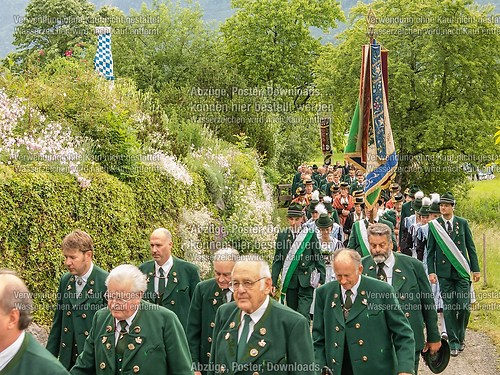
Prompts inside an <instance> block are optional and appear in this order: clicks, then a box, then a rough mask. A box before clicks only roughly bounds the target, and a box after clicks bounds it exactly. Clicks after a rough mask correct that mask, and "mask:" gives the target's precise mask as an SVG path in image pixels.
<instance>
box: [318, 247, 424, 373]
mask: <svg viewBox="0 0 500 375" xmlns="http://www.w3.org/2000/svg"><path fill="white" fill-rule="evenodd" d="M333 267H334V271H335V277H336V278H337V280H336V281H332V282H330V283H327V284H325V285H323V286H321V287H319V288H318V290H317V291H316V304H315V307H314V320H313V331H312V337H313V343H314V355H315V358H316V365H318V366H319V367H320V368H322V367H323V366H328V367H329V368H330V369H331V371H332V372H333V373H334V374H342V375H352V374H356V375H373V374H384V375H396V374H399V375H408V374H413V370H414V366H415V358H414V355H415V340H414V338H413V331H412V329H411V327H410V324H409V323H408V320H407V319H406V317H405V315H404V313H403V311H402V310H401V307H400V306H399V303H398V301H397V299H396V297H395V293H394V289H393V288H392V286H390V285H389V284H387V283H385V282H382V281H379V280H376V279H373V278H371V277H367V276H363V275H362V274H361V273H362V271H363V266H362V265H361V257H360V255H359V253H358V252H357V251H354V250H351V249H340V250H337V251H336V252H335V253H334V255H333Z"/></svg>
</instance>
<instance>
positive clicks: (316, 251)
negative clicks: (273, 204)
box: [272, 203, 326, 319]
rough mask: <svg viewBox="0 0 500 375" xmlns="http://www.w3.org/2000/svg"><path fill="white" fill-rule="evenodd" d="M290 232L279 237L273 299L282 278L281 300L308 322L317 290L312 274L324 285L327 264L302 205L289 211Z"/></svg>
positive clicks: (273, 268)
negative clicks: (308, 224) (307, 221)
mask: <svg viewBox="0 0 500 375" xmlns="http://www.w3.org/2000/svg"><path fill="white" fill-rule="evenodd" d="M287 220H288V224H289V225H290V226H289V228H287V229H285V230H284V231H281V232H280V233H278V237H277V239H276V251H275V254H274V260H273V264H272V282H273V290H272V294H273V295H274V293H275V290H276V286H277V285H278V277H279V276H280V274H281V297H282V298H281V299H282V301H283V302H284V303H286V305H287V306H288V307H290V308H291V309H292V310H295V311H298V312H299V313H301V314H302V315H304V316H305V317H306V318H308V319H309V311H310V309H311V303H312V300H313V292H314V288H313V287H312V286H311V273H313V272H314V273H316V274H319V283H320V284H323V283H324V282H325V274H326V270H325V262H324V260H323V256H322V255H321V246H320V243H319V240H318V237H317V236H316V233H315V232H314V231H313V230H311V229H308V228H307V227H305V226H303V222H304V212H303V211H302V207H301V206H300V205H299V204H295V203H292V204H290V206H289V207H288V212H287Z"/></svg>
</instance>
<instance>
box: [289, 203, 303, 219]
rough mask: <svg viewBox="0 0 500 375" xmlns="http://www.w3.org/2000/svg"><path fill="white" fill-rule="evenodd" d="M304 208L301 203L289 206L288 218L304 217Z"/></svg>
mask: <svg viewBox="0 0 500 375" xmlns="http://www.w3.org/2000/svg"><path fill="white" fill-rule="evenodd" d="M302 209H303V207H302V205H301V204H300V203H297V202H292V203H290V206H288V211H287V213H286V216H287V217H302V216H304V212H303V211H302Z"/></svg>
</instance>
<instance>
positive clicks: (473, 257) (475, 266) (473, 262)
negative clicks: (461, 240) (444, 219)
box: [463, 219, 480, 272]
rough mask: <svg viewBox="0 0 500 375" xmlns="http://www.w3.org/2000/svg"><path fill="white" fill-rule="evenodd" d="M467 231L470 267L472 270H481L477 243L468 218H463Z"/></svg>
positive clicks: (466, 239)
mask: <svg viewBox="0 0 500 375" xmlns="http://www.w3.org/2000/svg"><path fill="white" fill-rule="evenodd" d="M463 225H464V232H465V245H466V246H467V254H468V255H469V262H470V269H471V271H472V272H480V268H479V261H478V259H477V252H476V245H474V239H473V237H472V232H471V230H470V227H469V223H468V222H467V220H465V219H463Z"/></svg>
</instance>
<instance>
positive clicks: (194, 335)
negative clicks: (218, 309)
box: [186, 284, 203, 366]
mask: <svg viewBox="0 0 500 375" xmlns="http://www.w3.org/2000/svg"><path fill="white" fill-rule="evenodd" d="M202 301H203V296H202V294H201V288H200V284H198V285H197V286H196V289H195V290H194V294H193V298H192V299H191V306H190V307H189V313H188V323H187V329H186V331H187V333H186V336H187V339H188V343H189V351H190V352H191V359H192V360H193V364H194V365H195V366H196V365H197V364H198V363H199V362H200V337H201V324H202Z"/></svg>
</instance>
